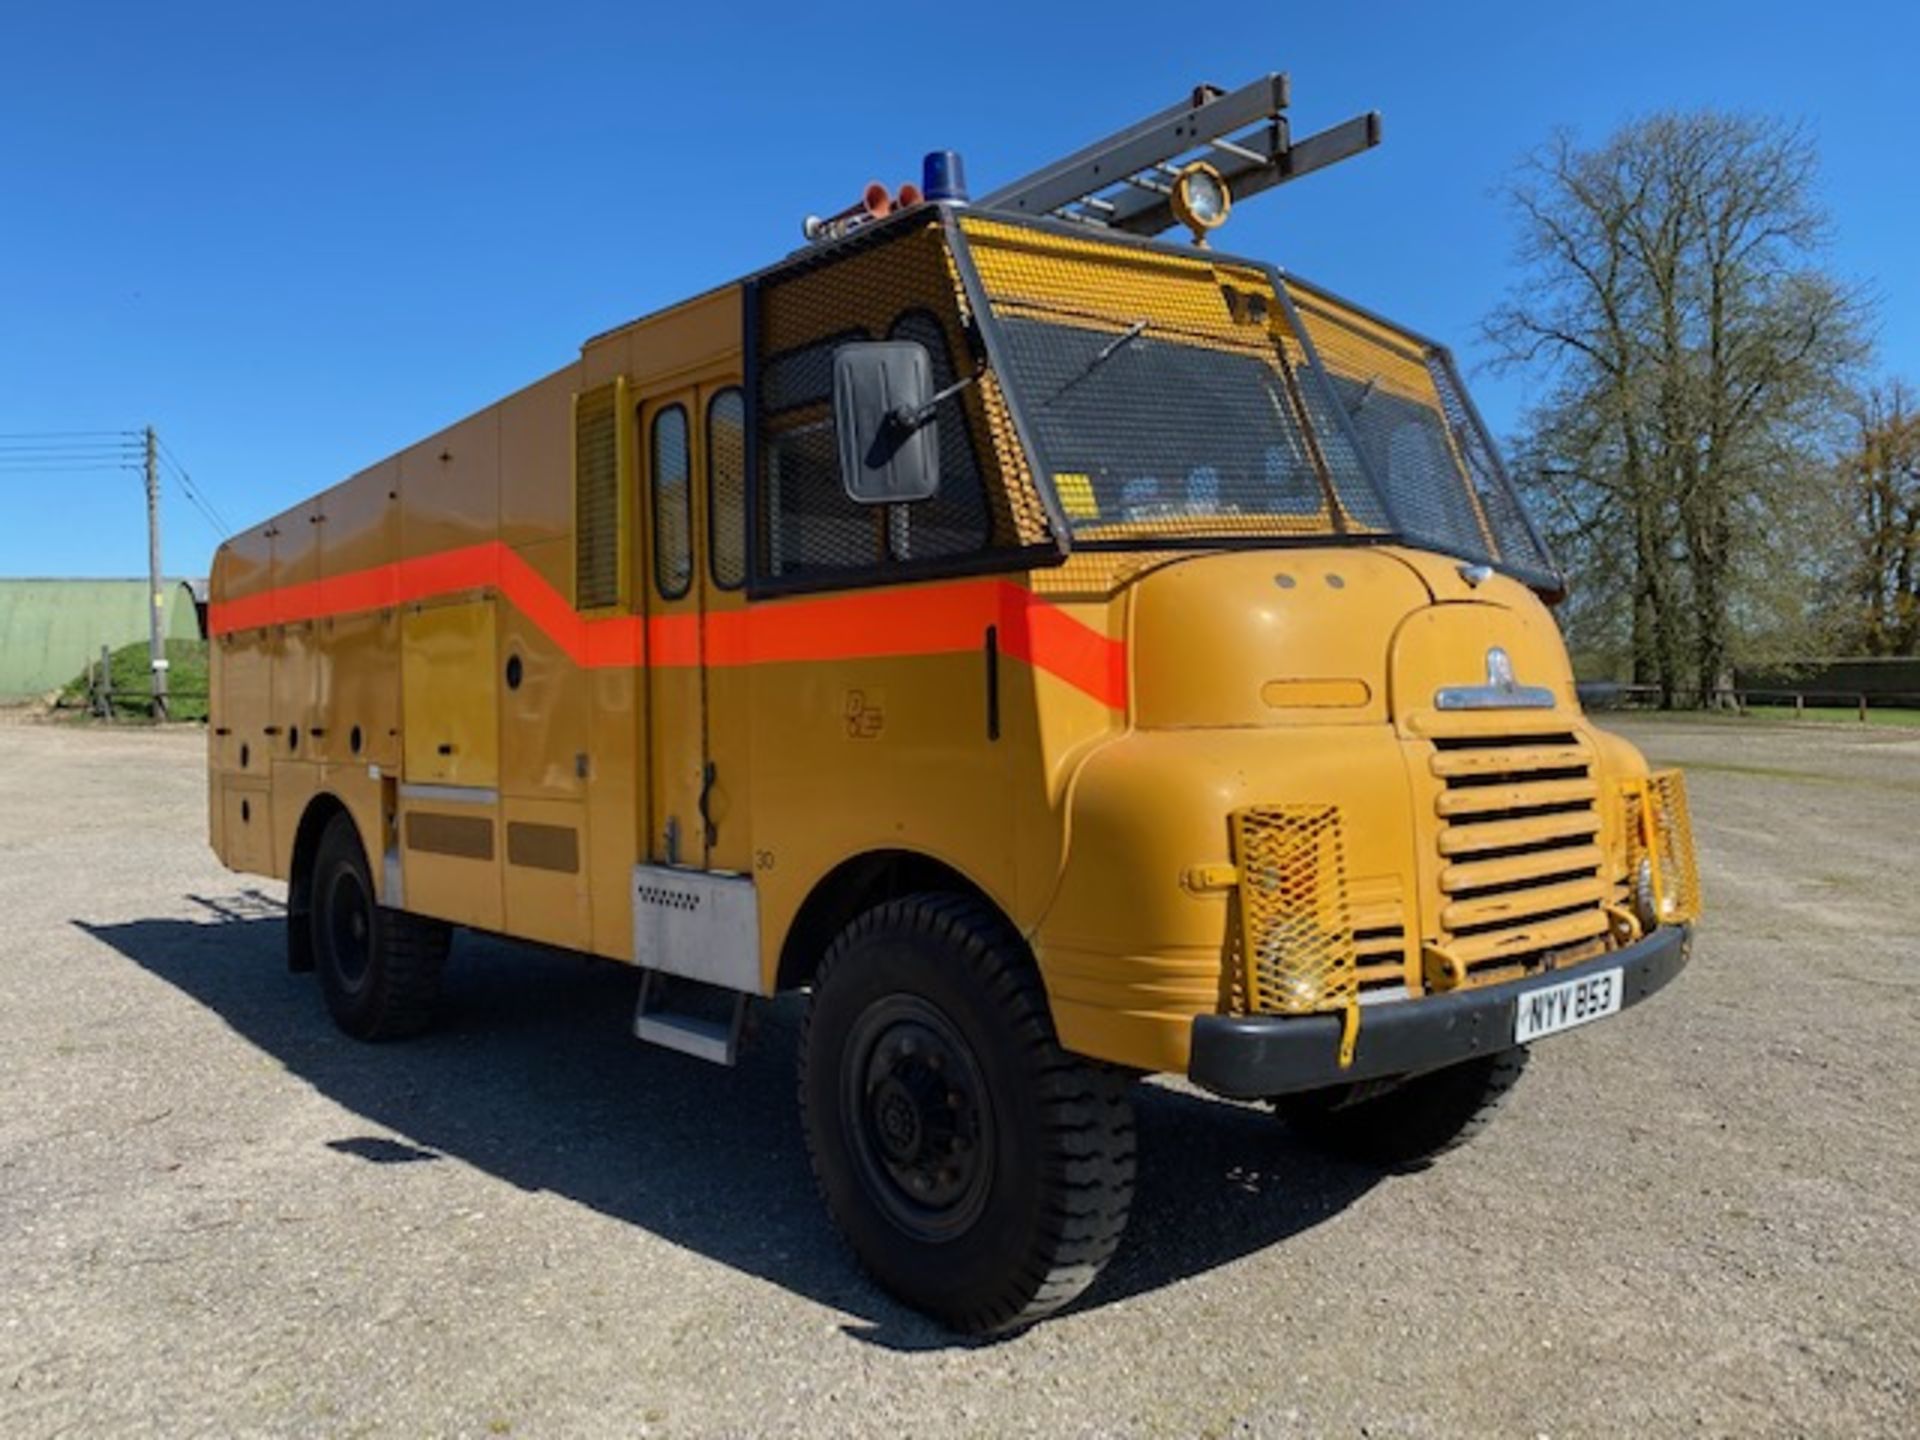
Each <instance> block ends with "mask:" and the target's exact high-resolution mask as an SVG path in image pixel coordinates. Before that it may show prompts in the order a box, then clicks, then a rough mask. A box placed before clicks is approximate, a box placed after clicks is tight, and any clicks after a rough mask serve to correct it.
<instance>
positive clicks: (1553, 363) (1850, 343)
mask: <svg viewBox="0 0 1920 1440" xmlns="http://www.w3.org/2000/svg"><path fill="white" fill-rule="evenodd" d="M1814 172H1815V156H1814V152H1813V149H1812V146H1811V145H1810V144H1809V143H1808V141H1807V140H1806V138H1805V137H1804V136H1803V135H1802V134H1801V133H1800V132H1799V131H1798V130H1797V129H1795V128H1794V127H1791V126H1788V125H1784V124H1782V123H1780V122H1777V121H1772V120H1766V119H1756V118H1753V117H1748V116H1742V115H1726V114H1720V113H1716V112H1711V111H1707V112H1698V113H1691V114H1662V115H1655V116H1652V117H1650V118H1648V119H1645V120H1641V121H1638V122H1635V123H1633V124H1631V125H1628V126H1626V127H1625V128H1624V129H1622V130H1620V131H1619V132H1618V133H1616V134H1615V135H1614V136H1613V137H1612V138H1610V139H1609V140H1608V141H1607V142H1606V143H1605V144H1603V145H1601V146H1599V147H1597V148H1595V149H1583V148H1581V147H1580V146H1579V145H1578V144H1576V142H1575V141H1574V140H1573V139H1572V137H1570V136H1568V135H1565V134H1562V135H1558V136H1555V137H1554V138H1553V139H1552V140H1551V141H1550V142H1549V143H1548V144H1547V145H1546V146H1545V147H1543V148H1542V149H1541V150H1539V151H1537V152H1535V153H1534V154H1533V155H1531V156H1529V157H1528V158H1527V159H1526V160H1525V161H1524V162H1523V164H1522V165H1521V167H1520V169H1519V171H1518V172H1517V174H1516V176H1515V178H1514V180H1513V181H1512V183H1511V184H1510V185H1509V187H1508V190H1507V196H1508V199H1509V201H1510V203H1511V205H1512V208H1513V210H1514V213H1515V215H1516V217H1517V220H1518V223H1519V245H1518V260H1519V264H1520V267H1521V272H1522V273H1521V277H1520V279H1519V281H1518V282H1517V283H1516V285H1515V287H1514V289H1513V292H1512V295H1511V297H1510V298H1509V300H1508V301H1507V302H1506V303H1505V304H1503V305H1502V306H1501V307H1500V308H1499V309H1498V310H1497V311H1496V312H1495V313H1494V315H1493V316H1492V317H1491V318H1490V320H1489V321H1488V325H1487V332H1488V334H1489V336H1490V337H1491V339H1492V340H1493V341H1494V342H1495V344H1496V346H1497V347H1498V355H1499V358H1498V362H1497V363H1499V364H1501V365H1503V366H1508V367H1522V368H1525V369H1527V370H1528V371H1530V372H1532V373H1535V374H1537V375H1538V376H1540V377H1541V378H1542V379H1543V380H1544V381H1545V393H1544V396H1543V398H1542V399H1541V401H1540V403H1539V404H1538V405H1536V406H1535V407H1534V408H1533V409H1532V411H1531V412H1530V413H1529V414H1528V416H1527V418H1526V432H1527V433H1526V434H1525V435H1524V436H1523V437H1522V440H1521V442H1520V444H1519V446H1518V453H1519V455H1520V457H1521V468H1522V473H1523V474H1524V475H1528V476H1529V485H1530V489H1532V490H1533V492H1534V498H1535V500H1536V503H1538V504H1540V506H1541V508H1542V509H1543V511H1544V512H1545V514H1546V515H1547V516H1548V523H1549V526H1550V528H1551V530H1552V531H1553V539H1554V540H1555V541H1556V542H1557V543H1558V544H1559V545H1560V547H1561V548H1562V550H1563V552H1564V553H1565V556H1566V558H1567V559H1568V560H1569V561H1570V562H1572V563H1573V565H1574V567H1575V573H1576V574H1577V575H1578V577H1579V579H1580V580H1581V582H1582V584H1583V585H1584V586H1586V587H1588V593H1587V594H1586V595H1585V597H1584V598H1583V601H1582V603H1580V604H1578V605H1575V606H1573V607H1572V608H1571V609H1570V612H1569V621H1570V626H1571V628H1573V629H1574V631H1575V634H1576V645H1577V646H1578V645H1579V644H1580V643H1581V642H1582V641H1584V642H1585V643H1586V644H1587V645H1588V646H1589V647H1590V648H1596V649H1605V648H1613V649H1616V650H1620V649H1623V650H1625V651H1626V652H1627V653H1628V654H1630V655H1631V657H1632V665H1633V673H1634V678H1635V679H1636V680H1638V681H1641V682H1643V683H1650V684H1654V685H1657V686H1659V687H1660V693H1661V697H1662V702H1663V703H1664V704H1668V705H1671V704H1673V703H1674V702H1675V699H1676V697H1677V696H1679V695H1680V694H1682V693H1692V694H1696V695H1700V696H1711V695H1712V694H1713V693H1714V692H1715V691H1716V690H1717V689H1719V688H1720V687H1721V686H1723V685H1724V684H1726V683H1728V677H1729V676H1730V673H1731V669H1732V665H1733V662H1734V660H1735V659H1736V658H1737V656H1736V652H1740V654H1741V655H1744V656H1747V657H1749V658H1751V656H1752V655H1754V654H1755V653H1757V652H1758V651H1759V650H1760V649H1764V648H1768V647H1765V646H1762V645H1760V644H1759V643H1758V642H1760V641H1761V640H1762V639H1763V638H1770V639H1777V638H1778V637H1779V635H1780V634H1781V628H1780V627H1781V626H1782V625H1783V624H1787V625H1788V628H1789V629H1798V630H1804V628H1805V625H1806V624H1807V623H1808V617H1810V616H1812V615H1814V614H1815V613H1816V610H1815V606H1814V603H1813V602H1814V598H1815V594H1816V591H1817V588H1818V585H1819V583H1820V579H1821V569H1822V564H1821V563H1820V562H1819V557H1821V556H1824V554H1825V553H1826V551H1827V549H1828V547H1829V545H1830V543H1831V541H1832V539H1833V536H1834V534H1835V526H1834V522H1833V519H1832V516H1831V515H1830V514H1829V513H1828V512H1829V507H1830V505H1831V501H1832V498H1833V497H1832V495H1831V487H1832V478H1831V477H1832V473H1833V472H1832V467H1831V464H1830V461H1829V459H1828V457H1829V456H1830V455H1831V453H1832V449H1833V446H1834V441H1835V437H1834V432H1833V429H1832V424H1833V420H1834V418H1835V417H1836V416H1837V415H1838V414H1839V413H1840V407H1841V404H1842V397H1843V395H1844V394H1845V393H1846V391H1845V382H1846V381H1847V379H1848V377H1849V375H1850V373H1851V371H1852V370H1853V368H1854V367H1855V366H1857V365H1858V364H1859V362H1860V361H1861V360H1862V359H1863V358H1864V356H1865V353H1866V344H1865V338H1864V336H1865V320H1866V307H1865V304H1864V302H1863V300H1862V298H1861V296H1860V295H1859V294H1858V293H1857V292H1856V291H1855V290H1853V289H1852V288H1850V287H1848V286H1847V285H1845V284H1843V283H1841V282H1840V281H1838V280H1836V279H1835V278H1834V277H1833V276H1831V275H1829V274H1827V273H1826V272H1825V271H1824V270H1822V269H1821V268H1820V265H1819V260H1820V258H1821V255H1822V252H1823V250H1824V247H1825V244H1826V239H1827V236H1826V222H1825V218H1824V216H1823V215H1822V214H1821V212H1820V210H1819V208H1818V206H1817V205H1816V204H1815V202H1814V199H1813V195H1812V183H1813V176H1814ZM1821 492H1825V494H1826V499H1825V500H1824V501H1823V500H1822V498H1821Z"/></svg>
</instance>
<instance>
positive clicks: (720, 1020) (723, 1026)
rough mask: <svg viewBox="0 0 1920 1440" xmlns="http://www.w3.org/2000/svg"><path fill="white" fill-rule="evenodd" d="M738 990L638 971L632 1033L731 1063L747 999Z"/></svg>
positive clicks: (735, 1055)
mask: <svg viewBox="0 0 1920 1440" xmlns="http://www.w3.org/2000/svg"><path fill="white" fill-rule="evenodd" d="M752 998H753V997H752V996H750V995H747V994H745V993H743V992H742V991H739V990H728V989H726V988H725V987H723V986H719V985H709V984H707V983H705V982H704V981H700V980H688V979H686V978H684V977H681V976H673V975H665V974H662V973H661V972H660V971H658V970H643V971H641V972H640V998H639V1000H638V1002H637V1003H636V1004H635V1005H634V1007H633V1033H634V1035H635V1036H636V1037H637V1038H638V1039H640V1040H642V1041H644V1042H645V1043H646V1044H648V1045H658V1046H661V1047H662V1048H663V1049H667V1050H678V1051H679V1052H680V1053H681V1054H682V1055H691V1056H693V1058H694V1059H696V1060H705V1061H708V1062H709V1063H711V1064H714V1065H732V1064H733V1063H734V1062H735V1061H736V1060H737V1059H738V1058H739V1055H740V1036H741V1032H742V1030H743V1029H744V1028H745V1025H746V1019H747V1001H749V1000H750V999H752Z"/></svg>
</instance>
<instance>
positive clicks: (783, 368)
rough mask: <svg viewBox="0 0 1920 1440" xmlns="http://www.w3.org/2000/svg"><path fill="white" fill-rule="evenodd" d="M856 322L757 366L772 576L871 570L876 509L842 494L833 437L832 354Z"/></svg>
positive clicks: (854, 334) (856, 333)
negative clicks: (847, 327) (856, 502)
mask: <svg viewBox="0 0 1920 1440" xmlns="http://www.w3.org/2000/svg"><path fill="white" fill-rule="evenodd" d="M866 338H867V332H866V331H864V330H842V331H838V332H836V333H835V334H833V335H829V336H827V337H826V338H825V339H822V340H815V341H812V342H810V343H808V344H806V345H804V346H801V347H800V348H798V349H795V350H788V351H784V352H782V353H781V354H778V355H775V356H773V357H771V358H770V359H769V360H768V361H767V363H766V367H765V368H764V369H763V370H762V371H761V373H760V409H761V430H760V442H761V455H762V456H763V460H762V464H763V465H764V466H765V475H766V479H765V489H764V491H763V492H762V494H763V500H762V504H763V506H764V508H763V509H762V511H761V515H760V519H761V522H762V525H763V534H764V535H765V537H766V557H767V569H768V571H769V573H771V574H773V575H776V576H787V575H807V574H819V573H821V572H823V571H831V570H871V569H873V568H874V567H875V566H877V565H878V564H879V563H880V551H879V540H878V535H877V532H876V530H875V528H874V527H875V524H876V517H875V515H874V513H873V512H872V511H871V510H869V509H867V508H866V507H865V506H862V505H856V504H855V503H854V502H853V501H851V500H849V499H848V498H847V492H846V487H845V486H843V485H842V484H841V483H840V452H839V450H838V449H837V448H836V447H835V445H834V438H833V354H834V352H835V351H836V350H838V349H839V348H840V347H841V346H842V345H844V344H846V343H847V342H849V341H852V340H864V339H866Z"/></svg>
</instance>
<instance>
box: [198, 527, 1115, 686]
mask: <svg viewBox="0 0 1920 1440" xmlns="http://www.w3.org/2000/svg"><path fill="white" fill-rule="evenodd" d="M488 586H492V587H494V588H497V589H498V590H499V591H500V593H501V594H502V595H504V596H505V597H506V598H507V599H508V600H510V601H511V602H512V603H513V605H514V606H515V608H517V609H518V610H519V611H520V613H521V614H523V615H525V616H526V617H527V619H528V620H530V621H532V622H533V624H534V625H535V627H537V628H538V629H539V630H540V632H541V633H542V634H544V635H546V636H547V638H548V639H550V640H551V641H553V643H554V644H555V645H557V646H559V647H560V649H561V650H562V651H563V652H565V654H566V655H567V657H568V658H569V659H570V660H572V661H573V662H574V663H575V664H576V665H581V666H584V667H587V668H602V667H609V666H611V667H632V666H640V665H657V666H688V665H698V664H699V663H700V658H701V629H700V627H701V621H702V617H701V616H699V615H697V614H691V613H689V614H678V615H655V616H652V617H649V618H647V619H644V620H643V619H642V618H641V617H639V616H635V615H614V616H607V617H604V618H596V619H589V618H588V617H586V616H584V615H581V614H579V613H578V612H577V611H575V610H574V609H573V608H572V606H570V605H568V604H567V601H566V598H565V597H564V596H562V595H561V594H560V593H559V591H557V590H555V589H554V588H553V586H552V585H550V584H548V583H547V581H546V579H545V578H544V577H543V576H542V575H541V574H540V573H539V571H537V570H535V569H534V568H533V567H532V566H531V565H529V564H528V563H527V562H526V560H525V559H523V558H522V557H521V556H520V555H519V554H518V553H516V552H515V551H513V550H512V549H510V548H509V547H508V546H507V545H505V544H504V543H502V542H501V541H498V540H491V541H487V542H485V543H483V544H479V545H469V546H465V547H463V548H461V549H458V550H444V551H440V552H439V553H437V554H433V555H421V556H416V557H415V558H413V559H411V560H400V561H396V562H395V563H393V564H390V565H376V566H373V567H372V568H370V569H366V570H357V571H354V572H352V573H350V574H346V575H332V576H328V577H327V578H326V579H324V580H309V581H302V582H300V583H299V584H296V585H283V586H281V587H280V588H278V589H276V590H266V591H262V592H261V593H259V594H257V595H248V596H245V597H243V598H241V599H237V600H216V601H215V602H213V604H212V605H211V606H209V607H208V617H207V618H208V628H209V629H211V630H212V631H213V633H214V634H216V635H227V634H231V633H232V632H234V631H236V630H252V629H257V628H259V627H260V626H262V625H275V624H280V625H284V624H288V623H291V622H293V621H298V620H316V619H320V618H323V617H325V616H329V615H350V614H356V613H360V612H364V611H369V610H379V609H383V608H385V607H387V606H391V605H403V604H407V603H409V602H412V601H418V600H427V599H431V598H433V597H435V596H439V595H447V594H452V593H455V592H458V591H461V590H478V589H482V588H485V587H488ZM704 618H705V623H706V636H705V641H706V663H707V664H709V665H713V666H723V665H724V666H733V665H770V664H781V663H795V662H805V661H819V660H853V659H869V658H875V657H880V656H910V655H950V654H954V653H956V652H960V651H967V650H974V649H977V648H978V647H979V645H980V643H981V638H980V637H981V634H982V632H983V631H984V630H985V629H986V627H987V626H988V625H997V626H999V627H1000V646H1001V649H1002V650H1003V651H1004V652H1005V653H1006V654H1007V655H1008V656H1009V657H1010V658H1013V659H1016V660H1020V661H1023V662H1025V663H1026V664H1029V665H1032V666H1033V667H1034V668H1035V669H1039V670H1045V671H1047V672H1048V673H1050V674H1052V675H1055V676H1057V677H1058V678H1059V679H1061V680H1064V681H1065V682H1066V683H1067V684H1069V685H1071V686H1073V687H1074V688H1075V689H1077V690H1081V691H1084V692H1085V693H1086V694H1088V695H1091V696H1092V697H1093V698H1094V699H1096V700H1099V701H1102V702H1103V703H1105V704H1106V705H1108V706H1109V707H1111V708H1113V709H1116V710H1119V709H1124V708H1125V707H1126V701H1127V653H1126V646H1125V644H1124V643H1123V642H1121V641H1118V640H1115V639H1112V638H1111V637H1109V636H1107V635H1105V634H1103V633H1102V632H1101V631H1099V630H1096V629H1094V628H1092V627H1091V626H1088V625H1086V624H1084V623H1082V622H1081V621H1079V620H1076V619H1075V618H1074V617H1073V616H1071V615H1069V614H1067V613H1066V612H1065V611H1063V610H1061V609H1060V608H1059V607H1058V606H1056V605H1054V604H1052V603H1051V602H1049V601H1046V600H1043V599H1041V598H1040V597H1039V596H1037V595H1035V594H1034V593H1033V592H1032V591H1030V590H1025V589H1022V588H1021V587H1020V586H1018V585H1015V584H1013V583H1011V582H1010V581H1007V580H1001V579H994V578H988V579H981V580H952V581H941V582H936V583H933V584H927V585H917V586H912V587H908V588H902V589H888V590H884V591H877V590H876V591H866V592H862V593H857V594H851V595H826V596H808V597H804V598H800V597H796V598H794V599H791V600H768V601H761V602H757V603H755V604H753V605H751V606H749V607H748V608H746V609H744V610H723V611H718V612H716V613H714V614H711V615H708V616H706V617H704Z"/></svg>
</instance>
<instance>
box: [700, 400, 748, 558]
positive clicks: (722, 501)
mask: <svg viewBox="0 0 1920 1440" xmlns="http://www.w3.org/2000/svg"><path fill="white" fill-rule="evenodd" d="M707 540H708V556H707V563H708V564H710V565H711V566H712V567H713V583H714V584H715V585H718V586H719V587H720V588H721V589H722V590H737V589H739V588H740V586H742V585H744V584H745V583H746V580H747V402H746V399H745V398H744V397H743V396H742V394H741V393H740V391H739V390H737V389H733V390H722V391H721V392H720V393H719V394H718V395H715V396H714V397H713V399H711V400H710V401H708V402H707Z"/></svg>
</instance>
